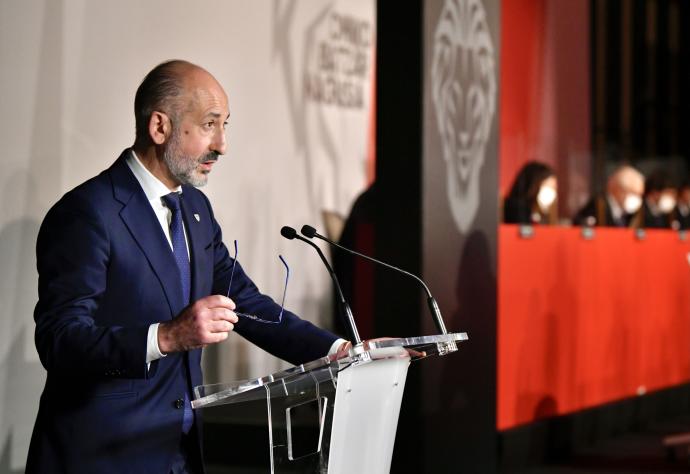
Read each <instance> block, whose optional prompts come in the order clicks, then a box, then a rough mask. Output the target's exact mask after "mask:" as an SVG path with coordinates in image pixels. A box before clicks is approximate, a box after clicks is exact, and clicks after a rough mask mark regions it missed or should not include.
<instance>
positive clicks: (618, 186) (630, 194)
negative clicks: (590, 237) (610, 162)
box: [573, 165, 644, 227]
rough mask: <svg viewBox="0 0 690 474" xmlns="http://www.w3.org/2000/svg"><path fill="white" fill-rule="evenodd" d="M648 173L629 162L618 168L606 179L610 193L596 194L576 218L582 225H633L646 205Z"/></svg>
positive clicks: (576, 223) (574, 222)
mask: <svg viewBox="0 0 690 474" xmlns="http://www.w3.org/2000/svg"><path fill="white" fill-rule="evenodd" d="M643 192H644V176H642V174H641V173H640V172H639V171H637V170H636V169H635V168H633V167H632V166H629V165H622V166H619V167H618V168H616V169H615V171H614V172H613V173H611V175H610V176H609V178H608V180H607V181H606V193H605V194H604V195H601V196H594V197H592V198H591V199H590V200H589V201H588V202H587V204H585V206H584V207H583V208H582V209H580V210H579V211H578V213H577V214H576V215H575V217H574V218H573V224H575V225H582V226H608V227H630V226H632V225H633V217H634V215H635V213H636V212H638V210H639V209H640V206H641V205H642V194H643Z"/></svg>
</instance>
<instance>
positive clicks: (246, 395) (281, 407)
mask: <svg viewBox="0 0 690 474" xmlns="http://www.w3.org/2000/svg"><path fill="white" fill-rule="evenodd" d="M466 339H467V335H466V334H465V333H458V334H447V335H445V334H444V335H439V336H423V337H412V338H400V339H382V340H377V341H370V342H368V343H367V344H366V347H365V346H359V347H354V348H353V349H352V350H351V351H350V353H349V354H348V355H346V356H344V357H341V358H339V359H338V358H336V356H330V357H324V358H321V359H318V360H315V361H312V362H309V363H307V364H303V365H300V366H296V367H292V368H290V369H287V370H284V371H280V372H276V373H274V374H271V375H268V376H265V377H260V378H256V379H250V380H244V381H241V382H233V383H224V384H213V385H203V386H199V387H196V388H195V389H194V396H195V399H194V400H193V401H192V407H193V408H195V409H199V408H209V409H210V410H209V411H204V418H205V419H206V420H208V421H212V422H213V421H218V420H217V418H218V417H219V416H222V415H221V412H218V411H216V410H220V409H221V407H222V406H227V408H230V406H234V407H237V408H238V409H239V410H240V411H242V407H244V406H249V405H252V406H256V405H259V406H260V405H261V404H262V403H265V418H264V416H262V415H261V414H259V418H260V419H261V418H262V419H264V420H265V425H264V426H266V427H267V428H268V451H269V453H268V454H269V458H270V460H268V462H269V464H270V472H272V473H281V472H285V473H287V472H291V473H294V472H346V470H347V469H346V470H345V471H343V469H344V468H343V466H346V465H348V464H350V462H349V461H347V460H348V459H350V458H349V456H350V452H351V451H353V450H354V451H357V449H352V445H354V444H356V442H354V441H357V440H356V439H355V438H358V436H356V435H353V433H350V431H348V430H350V428H351V427H348V424H349V423H350V422H354V421H353V420H352V416H354V413H360V412H361V413H367V407H369V405H371V407H369V408H368V409H370V410H371V409H375V412H369V413H368V414H367V415H366V416H363V415H361V414H360V415H359V418H356V423H355V428H353V429H354V432H355V433H362V431H361V430H368V431H366V433H375V434H376V436H374V437H373V438H372V439H379V438H380V439H381V440H383V441H381V442H380V444H381V446H384V447H385V448H383V450H384V451H385V453H381V452H378V451H377V453H374V454H375V458H371V460H372V462H373V460H375V459H378V458H379V457H381V456H383V454H386V456H384V457H385V459H388V460H389V459H390V455H391V453H392V446H393V444H392V443H393V439H394V434H395V425H396V424H397V416H398V415H397V413H398V411H397V410H399V404H400V399H401V398H402V390H403V388H404V378H405V377H404V375H405V374H406V372H407V366H408V365H409V360H410V359H419V358H423V357H429V356H431V355H443V354H445V353H449V352H452V351H454V350H457V342H458V341H463V340H466ZM396 361H397V362H396ZM389 363H394V365H395V367H400V368H401V369H396V370H402V369H404V370H403V372H401V373H400V374H398V372H397V371H396V370H393V371H392V372H391V371H389V370H387V369H386V367H388V366H390V367H393V366H391V365H390V364H389ZM384 366H385V367H384ZM370 368H371V369H374V371H373V372H371V371H370V370H369V369H370ZM348 369H350V370H348ZM376 370H384V373H385V374H386V376H388V377H392V378H391V381H390V383H388V382H382V381H384V379H385V380H387V379H386V377H378V376H377V375H376V374H377V373H378V372H376ZM353 371H355V372H357V374H359V375H358V376H357V377H355V378H353V375H354V372H353ZM389 372H390V373H389ZM367 373H369V374H370V375H368V376H369V377H371V376H372V375H371V374H374V375H373V376H374V378H370V379H368V381H367V379H366V377H367ZM340 374H343V377H344V379H343V380H345V382H343V383H345V385H344V386H343V387H341V392H343V393H340V392H338V390H337V389H338V379H339V376H340ZM357 380H360V382H357ZM362 383H363V385H362ZM381 383H383V384H384V385H385V386H386V387H387V388H388V391H390V394H388V395H386V396H387V397H390V396H393V398H395V400H396V402H395V403H394V405H395V407H396V410H395V411H394V415H395V416H392V415H391V416H392V417H391V416H389V417H388V418H390V420H388V418H386V417H384V418H385V419H384V420H383V421H387V422H388V424H390V426H389V427H388V428H387V429H386V430H383V431H382V428H381V426H383V425H385V424H386V423H383V422H381V423H383V424H381V425H380V426H378V427H369V428H367V427H366V424H367V421H371V420H372V419H373V418H376V416H375V415H379V418H381V416H380V415H381V414H385V413H387V412H389V411H390V412H391V413H393V412H392V411H391V410H392V409H393V406H389V403H390V402H387V401H386V400H388V399H387V398H382V397H383V394H384V392H386V387H383V386H381V387H379V385H380V384H381ZM399 383H400V384H401V385H400V389H399V390H396V389H395V387H396V386H398V384H399ZM348 384H349V385H348ZM358 384H359V385H358ZM387 384H388V385H390V387H388V385H387ZM345 392H347V394H345ZM336 393H340V395H338V396H339V397H340V398H341V400H346V401H347V400H350V405H348V403H345V405H343V406H341V407H340V408H339V410H340V412H341V415H338V417H339V418H338V419H340V421H339V422H338V424H339V426H340V428H339V429H338V430H336V431H334V430H333V420H334V413H336V410H335V409H336V403H335V400H336ZM357 397H360V398H361V399H360V398H357ZM362 397H363V398H362ZM396 397H397V398H396ZM378 398H381V400H382V401H380V403H379V404H378V405H377V404H376V403H375V401H376V400H377V399H378ZM243 403H244V405H242V404H243ZM339 403H340V404H342V403H343V402H339ZM352 403H354V406H352ZM381 404H382V405H381ZM379 405H381V406H379ZM382 406H386V407H388V408H389V409H382V408H381V407H382ZM211 407H216V408H211ZM344 413H347V416H345V415H343V414H344ZM386 416H387V415H386ZM386 426H388V425H386ZM378 431H381V433H378ZM334 432H336V433H338V436H340V438H339V439H340V441H338V443H339V446H340V447H339V450H338V451H337V452H338V455H337V456H336V458H337V459H335V458H334V463H335V465H333V466H329V453H331V436H332V435H333V433H334ZM353 436H354V438H353ZM370 438H371V436H370ZM367 439H368V438H367ZM353 442H354V444H353ZM365 444H367V445H368V444H372V443H369V442H368V441H367V443H365ZM372 446H373V445H372ZM370 447H371V446H370ZM343 450H345V451H347V452H344V451H343ZM382 459H383V458H382Z"/></svg>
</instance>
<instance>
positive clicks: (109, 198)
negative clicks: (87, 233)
mask: <svg viewBox="0 0 690 474" xmlns="http://www.w3.org/2000/svg"><path fill="white" fill-rule="evenodd" d="M121 158H122V157H120V158H118V160H117V161H116V162H115V163H114V164H113V165H112V166H110V167H108V168H107V169H105V170H103V171H101V172H100V173H99V174H97V175H96V176H94V177H92V178H89V179H87V180H86V181H84V182H83V183H81V184H78V185H77V186H75V187H74V188H72V189H70V190H69V191H67V192H66V193H65V194H64V195H63V196H62V197H61V198H60V199H59V200H58V201H57V202H56V203H55V204H54V205H53V207H52V208H51V209H50V211H48V212H49V214H50V213H52V212H56V211H70V210H73V211H75V212H79V211H86V210H89V209H92V210H99V209H100V210H101V211H102V210H104V208H105V207H107V206H108V205H109V204H110V203H114V202H115V201H114V199H113V197H114V194H113V190H114V186H113V176H112V175H113V171H114V170H117V169H118V168H121V167H122V165H123V164H124V162H122V163H121V162H120V161H121ZM124 165H125V167H126V164H124Z"/></svg>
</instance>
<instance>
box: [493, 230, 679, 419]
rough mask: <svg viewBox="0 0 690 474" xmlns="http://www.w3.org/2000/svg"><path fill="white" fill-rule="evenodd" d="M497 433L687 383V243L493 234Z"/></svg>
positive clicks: (625, 236)
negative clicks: (496, 245)
mask: <svg viewBox="0 0 690 474" xmlns="http://www.w3.org/2000/svg"><path fill="white" fill-rule="evenodd" d="M498 262H499V268H498V369H497V370H498V376H497V378H498V380H497V383H498V393H497V413H498V414H497V426H498V428H499V429H501V430H504V429H507V428H511V427H514V426H516V425H520V424H523V423H527V422H530V421H533V420H536V419H539V418H543V417H546V416H552V415H560V414H565V413H571V412H574V411H577V410H581V409H584V408H588V407H592V406H594V405H598V404H602V403H605V402H609V401H613V400H617V399H621V398H625V397H630V396H634V395H636V394H637V393H641V392H644V391H650V390H657V389H660V388H664V387H669V386H672V385H676V384H679V383H683V382H686V381H688V380H690V265H689V263H690V241H681V240H680V239H679V236H678V234H677V233H675V232H671V231H665V230H657V231H654V230H649V231H647V236H646V238H645V239H644V240H638V239H636V238H635V236H634V234H633V232H632V231H630V230H627V229H597V230H596V236H595V238H594V239H592V240H585V239H583V238H582V237H581V235H580V229H578V228H558V227H539V228H536V229H535V235H534V237H533V238H531V239H524V238H520V237H519V235H518V228H517V226H512V225H502V226H501V228H500V230H499V259H498Z"/></svg>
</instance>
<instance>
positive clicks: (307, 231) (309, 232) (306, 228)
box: [302, 224, 316, 239]
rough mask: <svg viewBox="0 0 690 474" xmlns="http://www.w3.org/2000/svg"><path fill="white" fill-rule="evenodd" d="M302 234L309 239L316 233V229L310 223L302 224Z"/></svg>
mask: <svg viewBox="0 0 690 474" xmlns="http://www.w3.org/2000/svg"><path fill="white" fill-rule="evenodd" d="M302 235H303V236H305V237H309V238H310V239H313V238H314V236H315V235H316V229H314V228H313V227H312V226H310V225H306V224H305V225H303V226H302Z"/></svg>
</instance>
